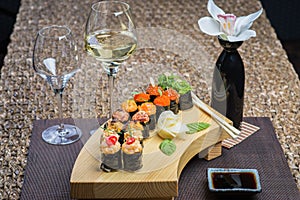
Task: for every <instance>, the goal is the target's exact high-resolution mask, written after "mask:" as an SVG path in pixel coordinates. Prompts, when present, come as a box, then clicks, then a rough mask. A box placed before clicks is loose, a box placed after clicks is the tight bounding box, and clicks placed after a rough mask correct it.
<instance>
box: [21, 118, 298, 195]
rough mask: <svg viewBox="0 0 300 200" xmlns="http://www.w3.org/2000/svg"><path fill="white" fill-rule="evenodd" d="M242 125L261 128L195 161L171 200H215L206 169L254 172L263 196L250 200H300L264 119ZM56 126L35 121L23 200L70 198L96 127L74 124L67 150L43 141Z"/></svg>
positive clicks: (190, 165)
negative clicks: (77, 131)
mask: <svg viewBox="0 0 300 200" xmlns="http://www.w3.org/2000/svg"><path fill="white" fill-rule="evenodd" d="M245 121H246V122H248V123H250V124H253V125H255V126H258V127H260V129H259V130H258V131H257V132H256V133H255V134H252V135H251V136H250V137H248V138H247V139H245V140H244V141H243V142H242V143H240V144H238V145H235V146H234V147H232V148H230V149H226V148H223V152H222V156H221V157H219V158H216V159H214V160H211V161H206V160H204V159H200V158H198V156H195V157H194V158H193V159H192V160H191V161H190V162H189V163H188V164H187V166H186V167H185V168H184V170H183V171H182V173H181V176H180V180H179V187H178V190H179V191H178V194H179V196H178V197H177V198H176V199H178V200H179V199H180V200H183V199H184V200H185V199H187V200H194V199H195V200H201V199H204V200H207V199H208V200H210V199H213V200H214V199H220V197H218V196H216V195H215V194H214V193H211V192H209V190H208V186H207V179H206V170H207V168H211V167H224V168H255V169H257V170H258V172H259V175H260V179H261V186H262V192H261V193H259V194H257V195H255V196H253V197H251V198H250V199H259V200H288V199H290V200H298V199H300V193H299V190H298V188H297V186H296V183H295V181H294V180H293V177H292V174H291V172H290V169H289V167H288V165H287V162H286V159H285V157H284V154H283V151H282V149H281V147H280V144H279V142H278V140H277V139H276V135H275V133H274V129H273V126H272V123H271V121H270V120H269V118H245ZM65 122H67V123H74V121H73V120H72V119H67V120H66V121H65ZM56 123H57V120H38V121H35V122H34V126H33V132H32V137H31V144H30V148H29V154H28V161H27V166H26V169H25V179H24V183H23V188H22V192H21V199H23V200H25V199H26V200H27V199H28V200H29V199H30V200H34V199H47V200H48V199H49V200H51V199H53V200H54V199H55V200H57V199H58V200H60V199H70V195H69V193H70V183H69V180H70V176H71V172H72V167H73V164H74V163H75V160H76V158H77V155H78V153H79V152H80V149H81V148H82V146H83V144H84V142H85V141H86V140H87V139H88V137H89V131H90V130H91V129H94V128H95V120H93V122H92V121H91V120H87V119H82V120H76V123H75V124H76V125H77V126H79V128H81V130H82V131H83V134H84V136H83V138H82V140H80V141H78V142H76V143H74V144H71V145H67V146H54V145H49V144H46V143H45V142H43V141H42V138H41V132H42V130H44V129H45V128H47V127H49V126H51V125H54V124H56ZM96 124H97V123H96ZM225 199H228V197H227V198H225ZM229 199H233V198H232V197H230V198H229ZM237 199H240V198H237ZM242 199H246V198H244V197H243V198H242Z"/></svg>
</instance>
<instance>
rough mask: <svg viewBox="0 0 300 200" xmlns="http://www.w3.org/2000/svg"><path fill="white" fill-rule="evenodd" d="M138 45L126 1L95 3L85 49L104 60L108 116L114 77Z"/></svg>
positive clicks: (92, 8)
mask: <svg viewBox="0 0 300 200" xmlns="http://www.w3.org/2000/svg"><path fill="white" fill-rule="evenodd" d="M136 47H137V37H136V29H135V26H134V23H133V21H132V17H131V11H130V6H129V5H128V4H127V3H124V2H120V1H100V2H98V3H95V4H93V5H92V7H91V11H90V14H89V17H88V20H87V23H86V29H85V49H86V51H87V52H88V53H89V54H90V55H92V56H93V57H95V58H96V59H97V60H99V61H101V62H102V65H103V68H104V70H105V71H106V73H107V75H108V83H109V93H110V100H109V101H110V114H109V117H111V116H112V113H113V109H114V108H113V102H114V94H113V88H114V79H115V77H116V75H117V72H118V68H119V65H120V64H121V63H122V62H123V61H125V60H126V59H128V58H129V57H130V55H132V54H133V52H134V51H135V49H136Z"/></svg>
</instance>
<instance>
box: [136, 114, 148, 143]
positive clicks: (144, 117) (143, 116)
mask: <svg viewBox="0 0 300 200" xmlns="http://www.w3.org/2000/svg"><path fill="white" fill-rule="evenodd" d="M132 120H133V121H138V122H140V123H141V124H142V125H143V128H144V130H143V138H149V136H150V133H149V120H150V118H149V116H148V114H147V113H146V112H145V111H142V110H141V111H138V112H137V113H135V114H134V115H133V117H132Z"/></svg>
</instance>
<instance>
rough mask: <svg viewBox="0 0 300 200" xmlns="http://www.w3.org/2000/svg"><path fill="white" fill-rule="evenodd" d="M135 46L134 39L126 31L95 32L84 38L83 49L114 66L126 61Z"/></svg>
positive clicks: (135, 40) (135, 41)
mask: <svg viewBox="0 0 300 200" xmlns="http://www.w3.org/2000/svg"><path fill="white" fill-rule="evenodd" d="M136 46H137V39H136V37H135V36H134V35H133V33H131V32H128V31H119V32H117V31H115V32H114V31H96V32H93V33H91V34H89V35H87V36H86V38H85V49H86V50H87V52H88V53H89V54H91V55H92V56H94V57H95V58H96V59H98V60H100V61H102V62H106V63H112V64H114V65H119V64H120V63H121V62H123V61H124V60H126V59H127V58H128V57H129V56H130V55H131V54H132V53H133V52H134V51H135V49H136Z"/></svg>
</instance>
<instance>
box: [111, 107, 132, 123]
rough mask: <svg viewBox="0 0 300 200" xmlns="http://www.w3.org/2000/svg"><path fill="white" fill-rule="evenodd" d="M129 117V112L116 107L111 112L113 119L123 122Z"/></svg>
mask: <svg viewBox="0 0 300 200" xmlns="http://www.w3.org/2000/svg"><path fill="white" fill-rule="evenodd" d="M129 118H130V116H129V113H128V112H126V111H125V110H122V109H118V110H116V111H115V112H114V113H113V114H112V119H113V120H115V121H119V122H121V123H123V124H124V123H126V122H128V120H129Z"/></svg>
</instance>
